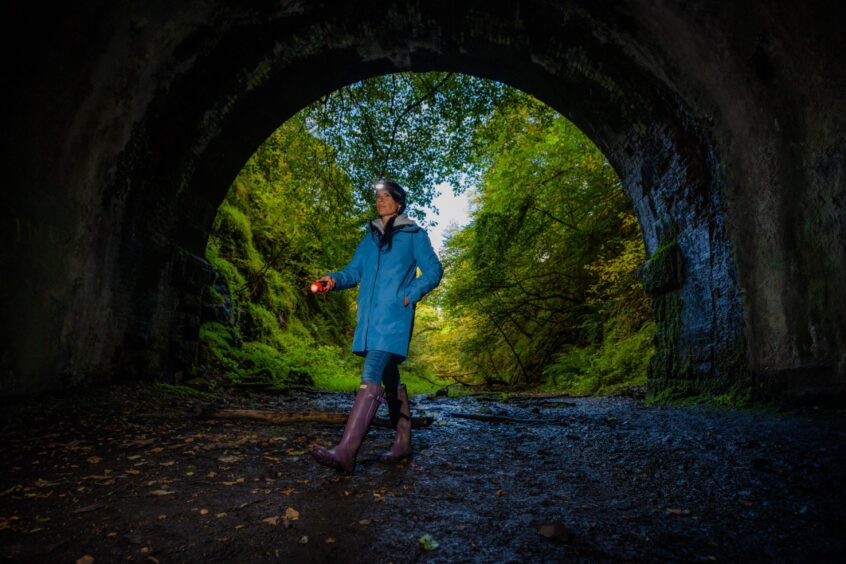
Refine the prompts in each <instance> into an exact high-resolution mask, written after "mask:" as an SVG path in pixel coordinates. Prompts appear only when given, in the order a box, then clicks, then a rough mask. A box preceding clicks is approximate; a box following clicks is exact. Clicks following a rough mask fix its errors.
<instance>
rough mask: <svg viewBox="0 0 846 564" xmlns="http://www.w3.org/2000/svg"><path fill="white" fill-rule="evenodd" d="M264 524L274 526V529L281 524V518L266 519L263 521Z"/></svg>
mask: <svg viewBox="0 0 846 564" xmlns="http://www.w3.org/2000/svg"><path fill="white" fill-rule="evenodd" d="M261 522H262V523H267V524H268V525H273V526H274V527H275V526H276V525H278V524H279V517H265V518H264V519H262V520H261Z"/></svg>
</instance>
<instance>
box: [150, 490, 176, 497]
mask: <svg viewBox="0 0 846 564" xmlns="http://www.w3.org/2000/svg"><path fill="white" fill-rule="evenodd" d="M175 493H176V492H172V491H169V490H153V491H151V492H150V493H149V494H147V495H153V496H162V495H173V494H175Z"/></svg>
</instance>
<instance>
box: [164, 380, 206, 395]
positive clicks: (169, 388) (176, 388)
mask: <svg viewBox="0 0 846 564" xmlns="http://www.w3.org/2000/svg"><path fill="white" fill-rule="evenodd" d="M153 388H155V389H156V390H158V391H160V392H165V393H167V394H172V395H175V396H179V397H183V398H194V397H201V398H208V397H213V396H212V394H207V393H205V392H201V391H200V390H195V389H194V388H191V387H188V386H181V385H178V384H165V383H164V382H154V383H153Z"/></svg>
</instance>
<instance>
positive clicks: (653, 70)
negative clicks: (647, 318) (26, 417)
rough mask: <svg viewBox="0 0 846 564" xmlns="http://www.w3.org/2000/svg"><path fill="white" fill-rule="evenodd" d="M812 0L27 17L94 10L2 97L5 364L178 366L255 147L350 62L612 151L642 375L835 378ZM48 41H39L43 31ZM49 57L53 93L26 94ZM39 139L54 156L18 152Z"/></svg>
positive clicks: (168, 371)
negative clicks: (556, 117) (561, 122)
mask: <svg viewBox="0 0 846 564" xmlns="http://www.w3.org/2000/svg"><path fill="white" fill-rule="evenodd" d="M802 10H804V11H802ZM818 10H821V9H819V8H818V9H814V8H811V7H805V8H802V9H800V13H798V14H797V13H796V12H795V10H793V9H791V12H790V14H786V13H785V12H784V9H783V8H781V7H778V6H774V5H771V4H770V3H768V2H762V3H759V4H757V5H756V6H755V7H745V8H739V7H729V6H724V7H720V8H716V7H713V6H708V7H706V6H704V5H703V6H693V7H666V6H664V7H661V6H654V5H650V4H648V3H646V2H631V3H629V4H626V5H622V6H620V5H616V4H610V3H609V4H608V5H603V4H600V5H594V4H591V5H590V6H589V7H588V6H587V5H584V6H583V5H581V3H579V2H570V3H559V4H555V5H543V6H541V5H534V4H531V5H530V4H526V3H522V2H513V3H506V4H498V5H497V6H496V7H493V6H486V5H485V4H483V3H480V2H478V3H477V2H469V3H465V4H462V5H461V6H455V5H452V4H449V3H436V4H428V3H427V4H426V5H418V4H417V3H414V2H380V3H377V4H375V5H373V6H372V8H371V9H369V10H368V11H363V10H360V9H357V8H355V7H351V6H344V5H337V6H335V5H333V4H331V3H327V4H319V5H318V4H313V3H309V4H304V5H296V4H293V5H284V6H283V5H276V4H268V5H266V6H263V7H256V6H252V7H243V8H242V7H232V6H226V4H225V3H223V2H211V3H206V4H203V5H202V6H200V5H197V6H191V7H190V9H189V8H188V7H186V8H182V9H181V11H177V10H166V9H162V10H156V9H155V8H153V7H149V6H147V7H137V8H135V11H134V12H132V11H120V10H118V9H117V8H115V9H114V11H113V12H94V11H92V12H91V13H89V14H82V15H81V16H80V15H78V14H77V15H70V14H58V13H57V14H54V15H53V18H54V19H53V20H50V22H49V23H47V24H44V22H41V25H48V26H49V25H53V26H55V27H56V28H57V29H58V31H59V32H58V33H57V35H56V37H58V38H59V39H61V37H66V36H69V35H70V34H73V33H74V32H78V31H79V30H80V29H82V30H85V31H91V30H94V31H96V32H97V35H96V36H93V37H91V38H90V39H89V41H82V42H80V44H79V45H78V46H77V47H76V48H75V49H69V50H68V52H67V53H65V54H64V55H63V57H64V59H62V56H60V57H59V58H58V59H55V60H52V61H48V62H49V64H46V63H45V64H44V65H42V66H37V65H36V66H35V67H32V69H31V70H27V71H26V72H24V71H23V70H22V71H21V73H22V75H23V76H24V77H26V81H24V83H25V84H28V85H31V87H32V89H31V91H32V92H34V93H35V95H34V96H30V97H24V96H21V97H20V99H19V100H18V106H19V107H20V108H21V111H20V112H18V114H17V115H16V117H15V118H14V121H13V127H12V130H13V131H21V132H28V133H25V134H24V135H23V140H24V142H22V143H20V144H19V145H18V149H17V151H19V152H20V154H19V155H17V159H18V160H19V161H20V162H21V163H24V165H23V166H22V167H20V168H19V172H18V173H17V174H18V178H17V180H18V181H19V182H20V183H21V185H33V186H35V187H36V190H34V191H33V192H32V193H31V194H30V195H28V196H27V197H26V198H17V199H16V198H8V195H4V199H9V200H10V203H9V205H10V206H11V209H12V211H13V214H12V216H11V217H12V219H13V221H12V222H7V229H8V230H9V237H10V239H11V240H13V241H15V244H14V245H13V247H12V251H10V252H9V253H8V256H7V257H4V259H5V260H4V262H3V266H4V272H3V274H4V281H6V282H7V286H8V288H7V290H6V292H5V293H4V294H5V296H4V300H5V302H6V303H5V307H4V311H5V312H6V315H7V316H8V318H7V321H6V322H4V335H3V342H4V353H3V356H2V374H3V376H2V379H3V382H2V389H3V390H4V393H19V392H26V391H37V390H41V389H48V388H56V387H59V386H61V385H73V384H87V383H92V382H101V381H109V380H112V379H124V378H136V377H139V378H142V377H148V376H150V375H160V374H165V375H167V376H169V377H173V378H177V379H178V378H179V377H180V376H181V375H182V374H185V373H186V371H187V370H189V369H190V366H191V364H192V362H193V359H194V356H195V354H196V338H197V330H198V326H199V315H200V300H199V295H200V290H201V288H202V286H203V284H204V283H205V282H206V277H207V269H206V265H205V264H204V263H203V261H202V260H201V259H200V258H199V257H201V256H202V251H203V247H204V245H205V242H206V239H207V237H208V233H209V229H210V226H211V222H212V220H213V218H214V214H215V211H216V209H217V207H218V205H219V203H220V201H221V200H222V199H223V196H224V195H225V192H226V190H227V189H228V187H229V185H230V182H231V180H232V178H234V176H235V174H236V173H237V171H238V170H239V168H240V166H241V165H242V164H243V162H244V161H246V159H247V158H248V157H249V155H250V154H251V153H252V152H253V151H254V149H255V148H256V147H257V146H258V145H259V144H260V143H261V142H262V140H263V139H265V138H266V137H267V136H268V135H269V133H270V132H271V131H272V130H273V129H275V128H276V127H277V126H278V125H279V124H281V123H282V122H283V121H285V119H287V118H288V117H290V116H291V115H293V114H294V113H295V112H296V111H298V110H299V109H300V108H302V107H303V106H305V105H306V104H308V103H309V102H311V101H313V100H315V99H317V98H319V97H320V96H323V95H325V94H327V93H329V92H331V91H332V90H335V89H337V88H339V87H341V86H343V85H344V84H348V83H351V82H355V81H357V80H361V79H364V78H368V77H371V76H376V75H379V74H386V73H389V72H396V71H402V70H414V71H429V70H445V71H456V72H462V73H466V74H473V75H476V76H480V77H484V78H491V79H495V80H499V81H501V82H505V83H508V84H510V85H513V86H515V87H517V88H520V89H522V90H524V91H527V92H529V93H531V94H533V95H534V96H536V97H537V98H538V99H540V100H542V101H544V102H546V103H547V104H549V105H550V106H551V107H553V108H555V109H556V110H558V111H559V112H561V113H562V114H563V115H565V116H566V117H567V118H568V119H570V120H571V121H573V122H574V123H575V124H576V125H577V126H579V127H580V128H581V129H582V130H583V131H585V133H587V134H588V135H589V136H590V137H591V138H592V139H593V140H594V142H595V143H596V144H597V146H598V147H600V149H601V150H602V151H603V152H604V153H605V154H606V156H607V157H608V159H609V161H610V162H611V163H612V164H613V165H614V167H615V168H616V170H617V171H618V172H619V173H620V176H621V178H622V180H623V183H624V186H625V188H626V190H627V192H628V193H629V196H630V197H631V199H632V202H633V203H634V207H635V210H636V213H637V215H638V217H639V219H640V222H641V227H642V230H643V233H644V238H645V243H646V248H647V253H648V254H649V255H650V256H651V258H650V260H649V261H648V262H647V264H646V265H645V267H644V270H643V278H644V281H645V283H646V286H647V289H648V290H649V291H650V292H651V293H652V294H653V295H654V297H655V311H656V321H657V323H658V335H657V341H656V343H657V346H658V351H659V352H658V355H656V359H655V361H654V363H653V367H652V371H651V383H652V385H653V386H654V387H655V388H656V389H670V388H677V389H679V390H681V391H682V392H683V393H698V392H701V391H710V392H719V391H725V390H726V389H729V388H731V387H732V386H734V385H739V386H741V387H743V388H750V387H760V388H762V389H765V390H768V391H775V392H782V391H785V390H788V391H798V392H802V391H816V392H831V391H840V390H842V389H843V386H844V382H846V362H844V354H846V327H845V326H844V324H846V321H844V319H846V298H844V297H843V295H842V293H838V288H840V287H841V286H842V284H841V283H842V282H843V281H844V279H846V258H844V257H846V253H840V254H838V253H836V252H834V253H832V252H831V250H832V249H835V250H843V245H844V231H846V222H844V221H843V219H842V205H843V202H844V201H846V198H845V197H844V186H843V182H842V175H843V170H844V153H843V149H842V147H843V146H844V144H843V143H842V141H843V137H844V129H846V128H843V127H842V126H838V124H837V122H834V121H831V120H830V119H829V118H827V117H826V114H828V115H831V112H832V111H834V112H837V111H839V113H835V115H840V116H842V115H843V111H842V110H843V100H842V98H837V95H836V94H834V93H835V92H836V91H837V90H836V88H837V87H838V85H842V84H843V73H842V71H839V70H838V69H837V68H836V61H835V60H834V59H833V53H834V51H833V50H829V48H830V47H833V46H834V45H835V44H836V43H838V42H840V43H842V40H839V39H836V38H837V37H838V36H837V35H836V30H834V29H833V28H832V29H827V28H826V27H825V24H823V23H820V22H818V21H817V20H816V17H817V16H818V15H819V13H820V11H818ZM22 16H23V19H24V20H26V18H27V17H28V16H29V15H28V14H22ZM33 18H34V16H33ZM774 22H781V25H774ZM807 29H815V30H816V31H817V33H816V36H815V39H808V38H806V37H805V36H804V35H803V32H804V30H807ZM715 45H720V47H719V48H717V49H715V48H714V46H715ZM49 47H50V44H49V43H48V45H47V47H45V48H44V50H43V51H36V52H34V53H33V54H31V55H30V58H31V59H34V60H35V62H44V61H39V57H40V58H42V59H49V57H55V53H53V52H51V51H50V49H49ZM811 56H814V57H816V59H815V60H816V63H815V64H814V65H810V66H801V65H800V63H801V61H803V60H805V59H807V58H808V57H811ZM72 71H77V73H78V74H73V76H71V74H72ZM821 72H827V73H828V77H829V78H830V79H831V80H830V81H829V82H828V83H825V84H822V83H821V82H820V80H819V75H820V73H821ZM57 78H59V79H64V81H65V83H67V84H65V91H66V92H68V93H69V96H68V99H67V100H66V101H64V102H62V103H59V104H58V105H57V109H56V110H55V112H53V113H50V114H49V115H46V116H41V117H39V116H38V111H37V110H38V107H39V106H38V104H39V103H41V102H44V101H45V100H49V99H51V96H55V94H56V90H55V89H56V79H57ZM27 81H28V82H27ZM59 84H63V82H62V81H61V80H60V81H59ZM67 85H73V86H74V88H68V87H67ZM812 89H813V91H811V90H812ZM841 91H842V90H841ZM57 116H58V117H59V118H61V119H56V118H57ZM26 120H29V121H26ZM38 126H42V127H38ZM796 139H802V140H803V142H802V143H801V144H798V143H796V142H795V140H796ZM42 147H46V149H45V150H44V151H43V152H44V153H45V154H46V157H47V161H48V164H49V166H47V167H43V166H39V159H38V158H37V156H35V155H34V153H32V152H31V151H33V150H35V149H36V148H42ZM838 147H840V149H838ZM15 156H16V153H15V152H14V151H13V153H12V157H13V158H15ZM796 163H801V164H796ZM797 187H800V190H798V193H799V196H798V197H797V198H796V199H793V198H794V197H795V196H793V195H794V194H796V193H797ZM838 210H839V211H838ZM750 215H751V217H750ZM12 319H16V320H17V321H16V322H15V323H13V322H12V321H11V320H12Z"/></svg>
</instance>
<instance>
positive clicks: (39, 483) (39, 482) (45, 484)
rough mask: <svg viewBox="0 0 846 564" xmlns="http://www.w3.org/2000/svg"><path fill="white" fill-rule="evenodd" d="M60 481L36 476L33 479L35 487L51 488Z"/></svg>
mask: <svg viewBox="0 0 846 564" xmlns="http://www.w3.org/2000/svg"><path fill="white" fill-rule="evenodd" d="M59 484H60V482H48V481H47V480H42V479H41V478H38V479H37V480H35V487H37V488H51V487H53V486H58V485H59Z"/></svg>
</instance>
